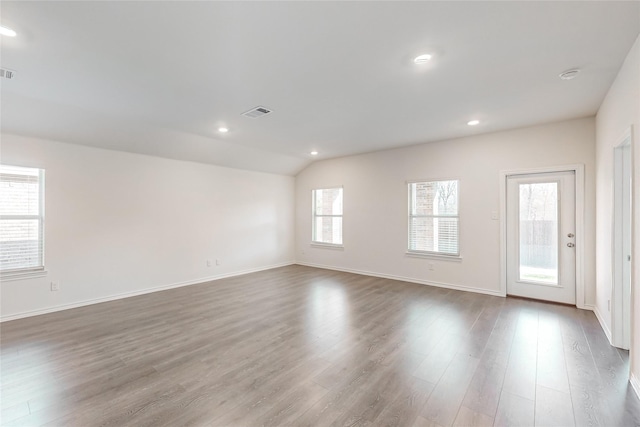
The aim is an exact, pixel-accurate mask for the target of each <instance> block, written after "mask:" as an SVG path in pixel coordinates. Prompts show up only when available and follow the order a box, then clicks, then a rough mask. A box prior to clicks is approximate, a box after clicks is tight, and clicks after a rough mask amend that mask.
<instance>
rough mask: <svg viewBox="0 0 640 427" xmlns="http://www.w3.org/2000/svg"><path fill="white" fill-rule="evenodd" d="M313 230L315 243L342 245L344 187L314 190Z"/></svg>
mask: <svg viewBox="0 0 640 427" xmlns="http://www.w3.org/2000/svg"><path fill="white" fill-rule="evenodd" d="M312 199H313V202H312V203H313V207H312V208H313V231H312V237H311V240H312V241H313V242H315V243H325V244H330V245H342V188H323V189H317V190H313V191H312Z"/></svg>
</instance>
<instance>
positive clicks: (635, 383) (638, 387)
mask: <svg viewBox="0 0 640 427" xmlns="http://www.w3.org/2000/svg"><path fill="white" fill-rule="evenodd" d="M629 382H630V383H631V387H632V388H633V391H635V392H636V397H637V398H638V399H640V381H639V380H638V377H636V374H634V373H633V372H631V375H630V376H629Z"/></svg>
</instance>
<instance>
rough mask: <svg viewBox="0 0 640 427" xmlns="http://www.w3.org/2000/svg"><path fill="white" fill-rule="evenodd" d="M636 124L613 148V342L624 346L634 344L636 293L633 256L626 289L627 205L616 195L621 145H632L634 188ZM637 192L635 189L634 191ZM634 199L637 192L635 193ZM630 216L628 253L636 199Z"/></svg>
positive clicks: (630, 158)
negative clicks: (624, 224) (624, 219)
mask: <svg viewBox="0 0 640 427" xmlns="http://www.w3.org/2000/svg"><path fill="white" fill-rule="evenodd" d="M632 130H633V128H632V127H629V129H627V131H626V132H625V133H624V134H623V135H622V136H621V137H620V138H619V139H618V144H617V145H616V146H615V147H614V148H613V183H612V193H611V194H613V200H612V210H611V218H612V221H611V283H612V286H611V344H612V345H613V346H615V347H620V348H624V349H629V347H630V345H631V328H632V327H633V326H632V324H631V298H632V294H633V289H632V288H633V258H632V259H631V265H629V268H630V281H631V289H629V293H628V294H627V292H625V291H624V289H623V285H624V283H623V279H622V273H623V268H624V266H623V263H624V262H625V261H624V259H623V258H624V256H625V255H627V254H624V253H623V252H624V242H623V240H622V236H621V233H622V229H621V227H622V224H619V223H618V221H622V218H620V215H622V214H623V212H622V209H623V206H622V205H620V203H622V199H621V198H620V197H616V194H617V190H618V189H617V188H616V183H617V182H618V180H619V179H620V178H622V177H620V176H619V175H618V172H620V171H619V170H618V168H617V166H619V165H618V162H619V161H623V158H622V157H621V156H620V153H621V151H620V149H622V148H624V147H629V153H628V156H629V164H630V170H629V174H630V178H631V179H630V182H631V191H633V131H632ZM631 194H633V193H631ZM631 198H632V199H633V195H631ZM630 202H631V203H630V206H629V208H630V211H631V212H630V217H629V223H630V224H629V226H630V230H629V232H630V235H631V247H630V248H629V251H630V252H631V253H630V254H628V255H631V256H633V200H631V201H630ZM625 325H626V329H627V331H626V332H627V333H626V334H625Z"/></svg>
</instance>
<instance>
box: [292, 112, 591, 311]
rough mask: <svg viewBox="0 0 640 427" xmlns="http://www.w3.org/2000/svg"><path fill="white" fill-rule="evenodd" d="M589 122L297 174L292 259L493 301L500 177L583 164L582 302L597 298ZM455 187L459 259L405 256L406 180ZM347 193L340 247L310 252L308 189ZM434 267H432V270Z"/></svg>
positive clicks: (335, 163) (378, 155)
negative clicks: (449, 182)
mask: <svg viewBox="0 0 640 427" xmlns="http://www.w3.org/2000/svg"><path fill="white" fill-rule="evenodd" d="M594 135H595V130H594V119H593V118H586V119H579V120H572V121H567V122H561V123H553V124H547V125H542V126H536V127H531V128H525V129H517V130H512V131H507V132H499V133H493V134H485V135H480V136H475V137H468V138H461V139H456V140H450V141H442V142H435V143H429V144H423V145H419V146H414V147H408V148H401V149H395V150H387V151H380V152H375V153H370V154H365V155H358V156H352V157H344V158H339V159H334V160H327V161H320V162H317V163H314V164H312V165H310V166H309V167H307V168H306V169H305V170H303V171H302V172H301V173H300V174H298V176H297V177H296V259H297V260H298V262H299V263H301V264H308V265H317V266H330V267H333V268H337V269H342V270H348V271H360V272H366V273H369V274H374V275H381V276H391V277H398V278H406V279H408V280H412V281H417V282H429V283H440V284H443V285H448V286H451V287H456V288H463V289H464V288H469V289H472V290H476V291H480V292H486V293H493V294H499V290H500V224H499V221H496V220H492V219H491V213H492V211H498V210H499V208H500V179H499V173H500V171H501V170H511V169H520V168H535V167H546V166H556V165H569V164H584V165H585V175H586V177H585V181H586V182H585V211H586V215H585V229H586V236H584V237H585V245H586V246H585V248H586V251H585V254H586V259H585V265H586V268H587V270H586V277H585V279H586V281H585V283H586V289H585V299H586V301H585V302H586V304H593V303H594V301H595V285H594V279H595V266H594V260H595V258H594V253H595V251H594V243H595V242H594V230H595V217H594V211H595V208H594V204H595V191H594V190H595V187H594V178H595V168H594V162H595V157H594V149H595V141H594ZM443 178H457V179H459V180H460V248H461V255H462V257H463V260H462V261H461V262H452V261H439V260H438V261H434V260H431V259H422V258H414V257H408V256H406V255H405V252H406V247H407V190H406V181H407V180H414V179H427V180H430V179H443ZM340 185H343V186H344V226H343V227H344V231H343V233H344V250H335V249H325V248H318V247H313V246H311V245H310V240H311V190H312V189H313V188H323V187H332V186H340ZM430 262H432V263H434V270H433V271H429V270H428V263H430Z"/></svg>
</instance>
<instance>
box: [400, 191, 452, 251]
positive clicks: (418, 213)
mask: <svg viewBox="0 0 640 427" xmlns="http://www.w3.org/2000/svg"><path fill="white" fill-rule="evenodd" d="M409 252H415V253H425V254H437V255H449V256H458V255H460V250H459V248H458V181H457V180H451V181H427V182H412V183H409Z"/></svg>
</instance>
